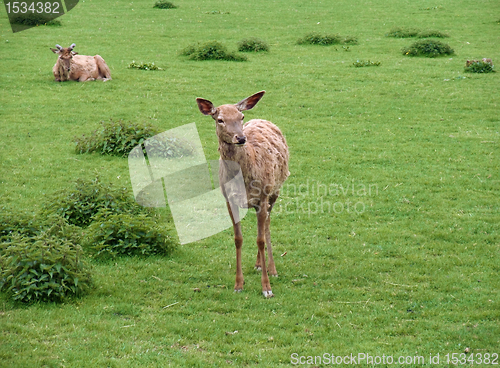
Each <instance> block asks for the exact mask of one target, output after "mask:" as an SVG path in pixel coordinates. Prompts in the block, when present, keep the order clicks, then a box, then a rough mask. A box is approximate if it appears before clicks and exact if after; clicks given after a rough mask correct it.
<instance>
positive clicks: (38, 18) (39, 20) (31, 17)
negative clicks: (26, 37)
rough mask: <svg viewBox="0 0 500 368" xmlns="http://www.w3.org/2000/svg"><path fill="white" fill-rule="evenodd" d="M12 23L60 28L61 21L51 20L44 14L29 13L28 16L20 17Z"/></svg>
mask: <svg viewBox="0 0 500 368" xmlns="http://www.w3.org/2000/svg"><path fill="white" fill-rule="evenodd" d="M12 23H15V24H23V25H25V26H56V27H60V26H61V25H62V24H61V21H60V20H59V19H52V20H51V19H50V18H48V17H46V16H45V14H44V13H41V14H37V13H28V14H27V15H19V16H17V17H15V18H13V19H12Z"/></svg>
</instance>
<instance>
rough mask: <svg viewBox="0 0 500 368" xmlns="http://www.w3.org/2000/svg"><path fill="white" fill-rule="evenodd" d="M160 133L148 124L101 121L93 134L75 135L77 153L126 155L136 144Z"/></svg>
mask: <svg viewBox="0 0 500 368" xmlns="http://www.w3.org/2000/svg"><path fill="white" fill-rule="evenodd" d="M159 133H160V131H159V129H158V128H155V127H153V126H151V125H148V124H140V123H132V122H125V121H123V120H117V121H113V120H112V119H111V120H110V121H109V122H104V121H103V122H101V127H100V128H99V129H96V130H94V131H93V132H92V134H91V135H88V136H86V135H82V136H81V137H79V138H78V137H75V143H76V153H90V152H98V153H100V154H103V155H115V156H121V157H126V156H128V154H129V152H130V151H131V150H132V149H133V148H134V147H135V146H137V145H138V144H142V143H143V142H144V141H145V140H146V139H148V138H151V137H153V136H155V135H156V134H159Z"/></svg>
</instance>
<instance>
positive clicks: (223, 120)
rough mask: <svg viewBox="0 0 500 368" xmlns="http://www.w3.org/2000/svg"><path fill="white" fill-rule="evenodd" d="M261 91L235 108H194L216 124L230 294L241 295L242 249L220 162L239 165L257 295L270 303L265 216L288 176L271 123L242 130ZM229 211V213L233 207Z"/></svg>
mask: <svg viewBox="0 0 500 368" xmlns="http://www.w3.org/2000/svg"><path fill="white" fill-rule="evenodd" d="M264 93H265V91H261V92H258V93H256V94H254V95H252V96H250V97H248V98H245V99H244V100H242V101H240V102H238V103H237V104H235V105H222V106H219V107H215V106H214V105H213V104H212V102H210V101H208V100H205V99H203V98H197V99H196V102H197V103H198V108H199V109H200V111H201V112H202V113H203V114H204V115H210V116H212V118H213V119H214V120H215V121H216V128H217V137H218V138H219V153H220V159H221V161H220V162H221V165H220V167H219V182H220V183H221V189H222V194H223V195H224V197H225V198H226V201H227V202H228V203H227V208H228V210H229V215H230V217H231V220H232V223H233V229H234V243H235V245H236V282H235V285H234V291H238V292H239V291H241V290H243V271H242V268H241V247H242V245H243V236H242V233H241V224H240V218H239V212H238V210H237V207H236V211H234V210H232V209H231V206H230V204H229V200H230V196H231V193H227V191H226V190H225V189H224V185H223V183H225V182H227V180H228V178H229V177H230V176H231V175H230V174H229V173H228V171H229V170H230V169H229V168H228V165H225V164H224V162H225V161H235V162H236V163H238V164H239V166H240V168H241V172H242V175H243V179H244V182H245V190H246V196H247V201H246V203H247V206H248V207H249V208H255V210H256V212H257V229H258V230H257V247H258V252H257V261H256V263H255V268H256V269H258V270H259V269H261V270H262V278H261V282H262V293H263V294H264V297H266V298H270V297H273V296H274V295H273V292H272V291H271V284H270V283H269V277H268V271H269V274H271V275H272V276H278V273H277V272H276V266H275V264H274V259H273V251H272V247H271V233H270V230H269V225H270V220H271V218H270V215H271V210H272V209H273V206H274V203H275V202H276V199H277V198H278V195H279V191H280V188H281V186H282V184H283V183H284V181H285V180H286V178H287V177H288V175H290V172H289V171H288V157H289V154H288V146H287V144H286V140H285V137H284V136H283V134H282V133H281V131H280V130H279V128H278V127H277V126H276V125H274V124H273V123H271V122H269V121H266V120H260V119H252V120H250V121H248V122H247V123H245V125H243V118H244V115H243V114H242V111H245V110H250V109H252V108H253V107H254V106H255V105H256V104H257V102H259V100H260V99H261V98H262V96H264ZM233 208H234V207H233ZM266 245H267V255H268V261H269V263H268V266H267V267H266V256H265V247H266Z"/></svg>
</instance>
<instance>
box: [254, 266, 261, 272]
mask: <svg viewBox="0 0 500 368" xmlns="http://www.w3.org/2000/svg"><path fill="white" fill-rule="evenodd" d="M254 268H255V270H256V271H262V267H260V266H255V267H254Z"/></svg>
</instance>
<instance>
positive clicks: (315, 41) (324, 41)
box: [297, 33, 358, 46]
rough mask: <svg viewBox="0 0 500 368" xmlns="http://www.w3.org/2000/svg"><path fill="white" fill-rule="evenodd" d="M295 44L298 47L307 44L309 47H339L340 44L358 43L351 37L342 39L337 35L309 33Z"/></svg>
mask: <svg viewBox="0 0 500 368" xmlns="http://www.w3.org/2000/svg"><path fill="white" fill-rule="evenodd" d="M297 43H298V44H299V45H305V44H309V45H322V46H328V45H340V44H351V45H355V44H357V43H358V40H357V39H356V37H352V36H345V37H342V36H340V35H338V34H335V35H332V34H320V33H309V34H307V35H305V36H304V37H302V38H299V39H298V40H297Z"/></svg>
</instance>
